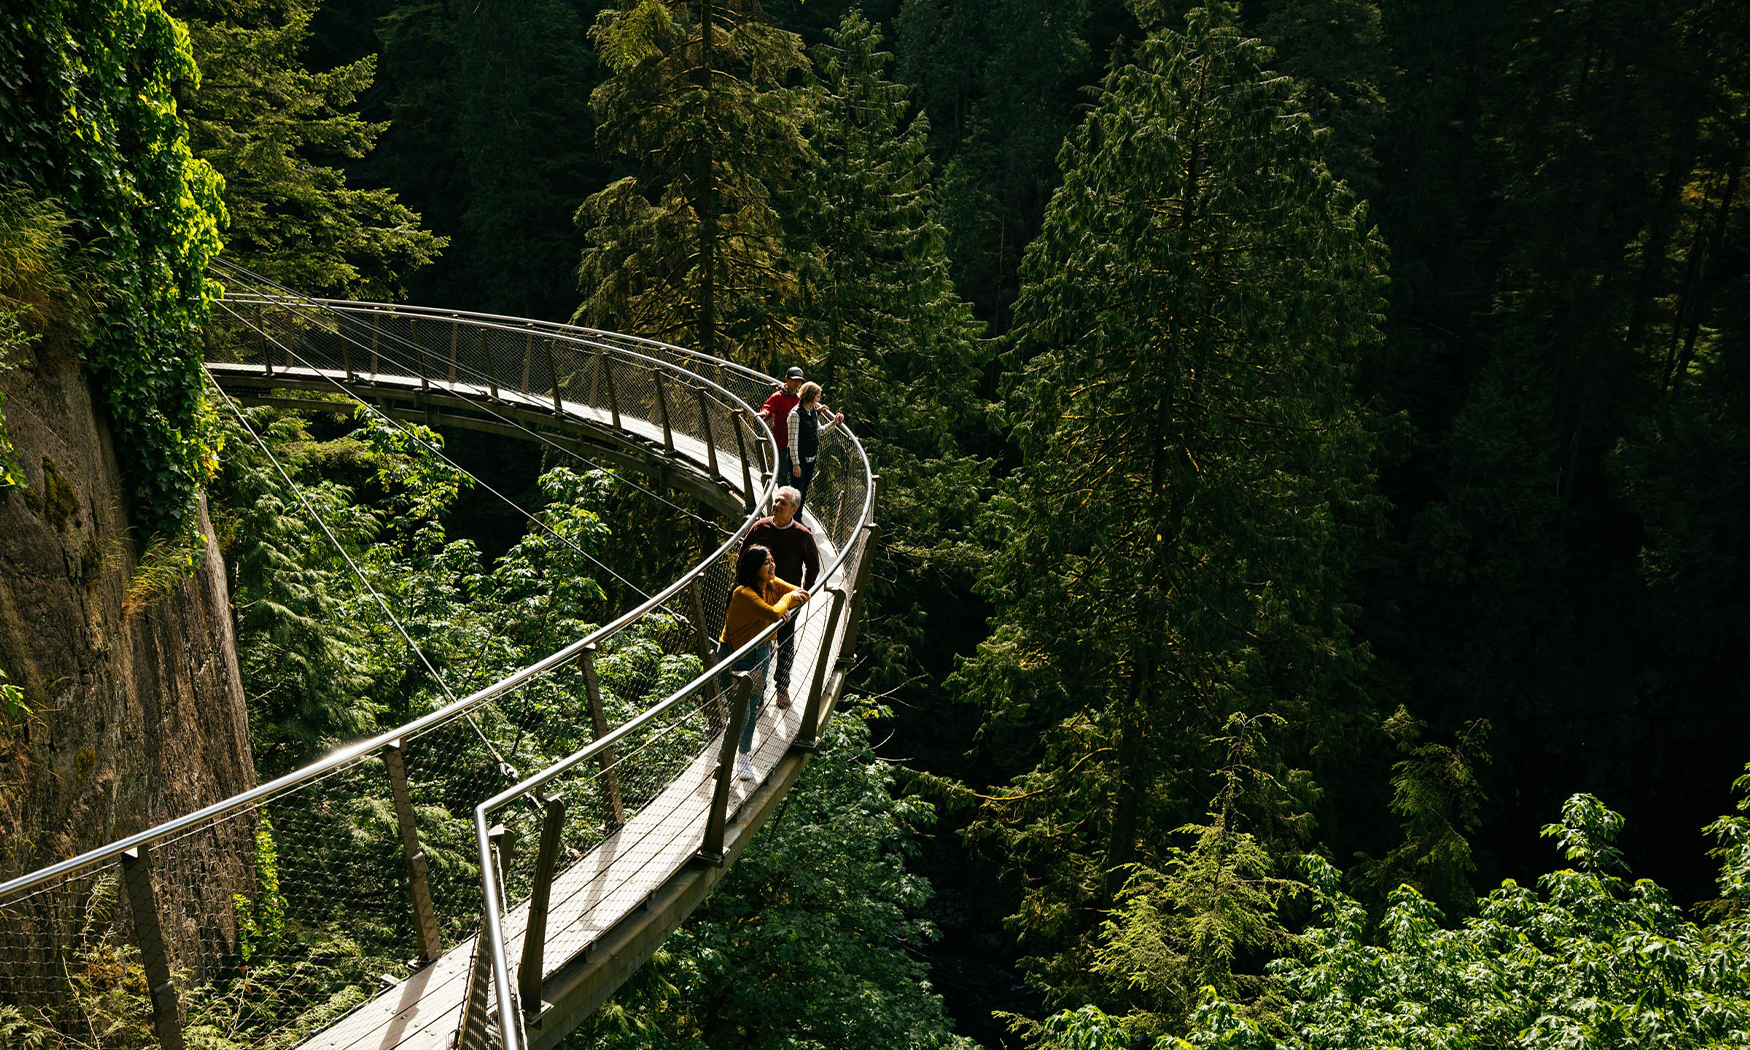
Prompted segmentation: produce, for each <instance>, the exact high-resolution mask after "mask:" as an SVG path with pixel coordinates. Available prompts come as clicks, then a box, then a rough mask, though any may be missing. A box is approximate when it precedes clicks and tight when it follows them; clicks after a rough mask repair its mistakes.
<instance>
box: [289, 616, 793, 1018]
mask: <svg viewBox="0 0 1750 1050" xmlns="http://www.w3.org/2000/svg"><path fill="white" fill-rule="evenodd" d="M809 611H810V612H815V613H816V614H817V615H818V614H824V612H825V608H824V603H817V607H816V608H815V609H811V610H809ZM805 629H806V625H802V626H801V629H799V630H798V632H797V634H798V635H799V636H800V635H802V634H803V633H804V630H805ZM816 633H818V632H816ZM813 655H814V654H811V653H808V652H798V653H797V654H796V666H795V668H794V670H793V672H792V674H793V678H792V685H795V684H796V683H800V682H807V681H808V680H809V677H808V676H810V675H812V674H813V673H814V660H813ZM803 699H804V698H801V697H798V698H797V701H796V702H795V703H793V704H792V705H791V706H790V707H789V708H788V709H784V710H780V709H778V708H777V707H776V706H775V705H772V704H770V703H768V704H767V705H766V708H765V710H764V711H762V712H761V714H760V718H759V722H758V728H757V729H756V730H755V732H754V752H753V763H754V769H755V770H756V771H757V772H758V773H759V774H760V779H761V780H763V779H764V777H765V775H766V774H767V773H768V772H769V771H770V770H771V769H772V768H773V767H774V766H775V765H776V764H777V762H778V760H779V759H781V758H783V757H784V755H785V753H786V752H788V751H789V749H790V742H791V741H792V740H793V739H795V736H796V730H797V728H798V726H799V725H800V723H801V717H802V710H803ZM721 740H722V737H721V735H719V736H718V737H717V738H716V740H715V741H714V742H713V743H712V744H711V745H709V746H708V747H707V748H706V749H705V751H704V753H703V754H701V755H700V756H699V757H698V758H697V759H695V760H694V761H693V763H692V764H691V765H690V766H689V767H688V768H687V769H686V770H685V772H683V773H682V774H681V775H680V776H678V777H676V778H675V779H674V780H673V781H671V782H670V783H669V785H668V787H667V788H666V789H664V791H663V792H662V794H661V795H659V796H658V797H657V798H656V799H655V800H654V801H652V802H651V803H650V804H649V805H647V806H645V807H644V808H643V809H642V810H640V811H639V812H638V813H637V814H636V815H634V816H633V817H632V818H631V819H630V820H628V821H627V822H626V823H625V824H624V825H623V826H621V827H620V828H619V829H618V830H617V831H615V832H614V833H613V834H612V835H609V836H608V838H607V839H606V840H605V841H604V842H603V843H602V844H601V845H600V846H599V847H597V848H596V849H595V850H594V851H592V852H591V853H589V854H588V855H587V856H585V857H584V858H583V859H582V860H580V861H578V862H577V863H576V864H574V865H572V866H571V867H570V868H568V869H566V870H565V871H564V872H562V873H560V874H559V875H558V876H557V877H556V878H555V879H554V883H553V891H552V897H551V902H550V904H549V912H548V919H547V923H548V926H547V929H548V934H547V945H546V951H545V953H544V955H545V959H544V962H545V965H544V966H543V967H542V969H543V971H544V973H552V972H554V971H556V970H558V969H559V968H561V967H562V966H564V965H565V964H566V963H568V962H569V961H571V959H572V958H573V957H575V956H576V955H578V954H579V953H581V952H582V951H583V950H584V949H585V948H586V947H588V946H589V945H590V944H591V943H592V942H594V941H595V940H596V938H597V937H598V936H599V935H600V934H602V933H604V932H606V931H608V930H610V929H612V928H613V927H614V926H615V925H616V924H618V923H619V922H620V921H621V920H622V919H624V918H626V917H627V916H628V915H631V914H632V913H633V912H635V911H637V910H638V908H639V906H640V905H642V904H643V903H644V902H645V901H646V900H648V899H649V898H650V897H651V896H652V895H653V894H654V893H656V891H657V890H658V889H660V888H661V887H662V885H663V884H664V883H666V882H667V881H668V880H669V879H670V878H672V877H673V876H674V875H675V873H676V872H678V871H680V870H681V869H682V868H683V867H685V866H686V865H687V864H688V863H689V862H690V861H691V860H692V858H693V855H694V854H695V853H696V852H697V851H698V849H699V846H700V844H701V843H702V842H703V840H704V835H705V815H706V810H707V808H708V807H709V805H710V802H711V792H712V789H713V787H714V785H715V783H716V767H717V754H718V751H719V749H720V742H721ZM759 784H760V780H753V781H742V780H735V781H732V783H731V795H730V811H731V813H732V814H734V813H735V812H736V811H737V810H738V809H739V808H740V806H741V804H742V803H743V802H745V801H746V800H747V798H748V797H749V796H750V795H752V794H753V792H754V791H755V790H756V789H757V788H758V786H759ZM527 923H528V904H527V902H524V903H523V904H521V905H519V906H518V907H517V908H515V909H514V910H513V911H511V912H510V913H509V914H508V915H506V916H505V925H504V936H505V948H506V952H507V954H508V957H509V958H510V959H511V960H512V961H513V965H514V961H515V960H517V959H519V958H520V957H521V955H522V951H523V931H524V928H525V926H526V925H527ZM475 940H476V938H473V937H470V938H468V939H467V940H466V941H463V942H462V943H460V944H458V945H456V946H455V947H454V948H452V949H450V951H448V952H446V953H445V954H444V956H443V957H442V958H441V959H438V960H437V961H435V962H433V963H431V964H430V965H428V966H426V967H425V968H424V969H422V970H420V971H419V972H418V973H416V974H414V975H413V976H411V977H409V978H408V979H407V980H405V981H403V982H401V983H400V984H399V985H396V986H395V987H394V988H391V989H389V990H387V991H385V992H383V993H381V994H379V995H378V996H377V997H376V998H374V999H372V1000H371V1001H369V1002H367V1003H365V1004H363V1005H361V1006H360V1007H359V1008H358V1009H356V1010H354V1011H353V1012H352V1013H350V1014H348V1015H347V1016H346V1017H344V1018H342V1019H341V1020H340V1021H338V1022H336V1023H335V1024H334V1025H333V1026H331V1027H329V1028H328V1029H326V1030H325V1031H323V1032H321V1033H319V1034H318V1035H316V1036H315V1037H314V1038H312V1039H310V1040H309V1041H308V1042H306V1043H304V1044H303V1046H304V1047H306V1048H308V1050H342V1048H345V1050H389V1048H391V1047H395V1048H402V1047H404V1048H408V1050H439V1048H446V1047H448V1046H449V1045H450V1042H451V1040H452V1039H453V1038H454V1036H455V1033H456V1029H457V1028H458V1027H460V1025H461V1014H462V997H463V996H464V995H465V994H466V993H467V983H468V971H469V969H470V967H471V966H472V964H473V959H474V945H475ZM512 979H513V980H514V979H515V978H514V976H513V978H512Z"/></svg>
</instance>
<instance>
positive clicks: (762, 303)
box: [573, 0, 809, 370]
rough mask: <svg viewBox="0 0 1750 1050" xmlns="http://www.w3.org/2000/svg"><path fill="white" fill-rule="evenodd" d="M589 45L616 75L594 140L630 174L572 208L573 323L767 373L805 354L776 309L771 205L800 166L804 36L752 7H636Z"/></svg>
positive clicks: (780, 250)
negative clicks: (576, 240)
mask: <svg viewBox="0 0 1750 1050" xmlns="http://www.w3.org/2000/svg"><path fill="white" fill-rule="evenodd" d="M591 35H592V37H593V38H594V40H595V41H596V45H597V48H598V50H599V51H600V53H601V55H602V58H603V60H604V61H605V63H606V64H607V65H608V67H609V68H610V69H611V70H613V75H612V76H611V77H609V79H608V80H607V81H605V82H604V83H603V84H602V85H601V86H600V87H598V88H596V90H595V92H594V94H593V95H592V97H591V103H592V105H593V106H594V108H595V112H596V118H597V120H598V125H597V130H596V141H597V144H598V146H599V147H600V150H601V152H602V153H603V154H604V155H606V156H611V157H615V158H618V159H619V160H620V161H621V162H622V163H624V164H626V165H627V166H628V167H630V168H631V169H632V173H631V174H628V175H626V176H624V177H623V178H620V179H618V180H616V181H614V182H613V183H611V184H609V185H608V186H607V187H605V188H603V189H602V190H600V191H598V192H596V193H594V194H592V195H590V197H589V198H588V199H587V200H585V201H584V202H583V205H582V207H580V208H579V209H578V211H577V222H578V224H579V225H580V226H582V227H583V228H584V231H585V238H586V241H587V246H586V247H585V248H584V251H583V256H582V260H581V262H580V264H579V267H578V284H579V289H580V290H581V291H582V292H583V296H584V300H583V304H582V305H581V306H579V307H578V308H577V311H576V313H575V315H574V318H573V319H574V320H575V321H577V322H579V323H584V324H593V325H597V326H601V327H611V328H619V329H622V330H625V331H631V332H637V333H638V334H640V335H646V336H651V337H654V338H658V339H666V340H670V341H675V342H681V343H688V344H691V345H692V346H693V347H695V348H696V349H699V350H701V351H703V352H705V353H708V354H711V355H713V356H718V357H732V358H735V359H738V360H740V361H742V362H744V363H748V364H753V365H757V366H760V367H763V368H766V369H767V370H775V369H776V368H778V366H779V365H781V364H784V363H788V362H790V361H793V360H794V359H795V358H797V357H800V356H806V353H805V349H804V347H803V346H802V344H801V343H800V341H799V339H798V337H797V333H796V329H795V323H794V320H793V319H792V318H791V317H789V316H788V315H787V314H785V313H784V312H783V311H782V310H781V309H779V307H780V306H781V304H784V303H787V302H789V301H791V299H793V297H794V296H795V294H796V280H797V278H796V264H795V262H794V261H793V260H792V258H791V256H790V253H789V251H788V250H787V247H786V245H785V243H784V230H783V226H782V221H781V218H780V214H779V211H778V206H777V200H778V199H779V198H780V196H781V195H782V194H784V193H785V192H786V191H787V189H788V187H790V186H791V185H792V184H793V182H794V180H795V178H796V175H797V173H798V171H799V170H800V168H801V167H802V165H803V164H804V163H805V162H806V161H808V160H809V152H808V147H807V143H806V141H805V140H804V139H803V136H802V132H801V128H800V126H799V117H800V114H799V110H798V105H799V100H800V96H799V95H798V94H797V92H796V91H795V90H793V89H792V88H790V87H788V86H787V85H786V80H787V78H788V77H789V76H790V75H791V74H793V73H794V72H795V71H797V70H799V69H802V68H804V67H805V66H806V65H807V56H806V55H805V54H804V52H803V50H802V41H801V38H799V37H797V36H796V35H795V34H794V33H790V32H787V31H785V30H781V29H779V28H777V27H776V26H773V25H772V24H771V23H770V21H768V20H767V19H766V17H765V15H764V13H763V12H762V11H761V9H760V5H759V3H758V0H699V2H696V3H679V2H675V3H665V2H662V0H639V2H638V3H637V4H636V5H635V6H632V7H630V8H628V9H625V10H607V11H603V12H602V13H601V14H600V15H599V16H598V18H597V20H596V24H595V26H594V28H593V29H592V30H591Z"/></svg>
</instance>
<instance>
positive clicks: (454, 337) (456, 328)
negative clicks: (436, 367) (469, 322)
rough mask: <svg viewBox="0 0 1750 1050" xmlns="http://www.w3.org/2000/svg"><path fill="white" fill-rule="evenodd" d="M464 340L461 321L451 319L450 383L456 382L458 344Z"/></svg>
mask: <svg viewBox="0 0 1750 1050" xmlns="http://www.w3.org/2000/svg"><path fill="white" fill-rule="evenodd" d="M461 338H462V322H461V319H459V318H455V317H452V318H450V382H451V383H452V384H453V383H454V382H455V381H456V343H457V341H458V340H460V339H461Z"/></svg>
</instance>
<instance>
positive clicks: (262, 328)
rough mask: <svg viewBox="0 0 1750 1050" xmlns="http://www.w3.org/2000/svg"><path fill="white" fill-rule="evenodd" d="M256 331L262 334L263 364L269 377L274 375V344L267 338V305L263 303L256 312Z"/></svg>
mask: <svg viewBox="0 0 1750 1050" xmlns="http://www.w3.org/2000/svg"><path fill="white" fill-rule="evenodd" d="M255 330H256V331H257V332H259V333H261V364H262V367H263V368H264V369H265V370H266V373H267V375H269V376H272V375H273V342H272V341H271V340H269V339H268V337H267V304H266V303H262V304H261V305H260V306H258V307H257V308H256V311H255Z"/></svg>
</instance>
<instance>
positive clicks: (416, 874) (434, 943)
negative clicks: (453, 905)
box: [383, 740, 444, 963]
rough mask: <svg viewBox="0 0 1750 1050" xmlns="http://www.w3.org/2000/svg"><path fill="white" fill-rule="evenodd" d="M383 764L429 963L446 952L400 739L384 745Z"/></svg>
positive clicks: (421, 952)
mask: <svg viewBox="0 0 1750 1050" xmlns="http://www.w3.org/2000/svg"><path fill="white" fill-rule="evenodd" d="M383 764H384V765H385V766H387V767H388V768H389V791H390V793H391V794H392V795H393V796H394V799H395V824H396V826H397V827H398V828H399V829H400V832H401V858H402V860H403V861H405V862H406V864H407V884H408V886H409V888H410V889H411V890H412V893H413V925H414V932H415V933H416V934H417V935H418V937H419V959H420V961H421V962H425V963H429V962H432V961H434V960H435V959H437V958H438V957H439V956H441V955H443V953H444V945H443V938H442V937H441V936H440V935H439V934H438V921H437V911H436V909H434V908H433V907H432V905H431V878H430V873H429V866H428V865H427V863H426V859H425V850H423V849H421V848H420V846H419V828H418V826H417V825H416V824H415V823H414V819H413V795H412V793H411V792H410V791H408V790H407V763H406V761H405V760H404V759H403V758H402V756H401V741H399V740H394V741H391V742H389V743H388V744H386V745H384V747H383Z"/></svg>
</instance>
